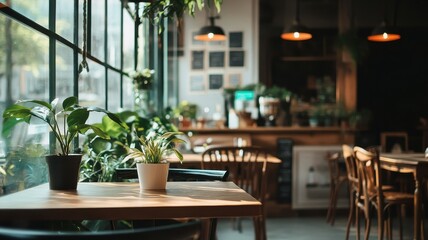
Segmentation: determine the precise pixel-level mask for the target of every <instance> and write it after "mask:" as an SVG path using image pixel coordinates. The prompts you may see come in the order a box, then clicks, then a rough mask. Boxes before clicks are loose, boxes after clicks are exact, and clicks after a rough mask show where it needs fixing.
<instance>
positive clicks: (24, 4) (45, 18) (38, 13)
mask: <svg viewBox="0 0 428 240" xmlns="http://www.w3.org/2000/svg"><path fill="white" fill-rule="evenodd" d="M2 2H3V3H4V4H6V1H2ZM9 7H10V8H12V9H13V10H15V11H17V12H19V13H20V14H22V15H24V16H26V17H27V18H29V19H31V20H33V21H34V22H36V23H38V24H40V25H41V26H43V27H45V28H48V24H49V1H46V0H31V1H28V0H11V1H10V6H9Z"/></svg>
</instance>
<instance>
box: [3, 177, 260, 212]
mask: <svg viewBox="0 0 428 240" xmlns="http://www.w3.org/2000/svg"><path fill="white" fill-rule="evenodd" d="M261 213H262V207H261V203H260V202H259V201H257V200H256V199H254V198H253V197H252V196H251V195H249V194H248V193H246V192H245V191H244V190H242V189H241V188H239V187H238V186H236V185H235V184H234V183H232V182H168V183H167V187H166V190H140V188H139V185H138V183H129V182H115V183H79V185H78V187H77V190H76V191H57V190H49V187H48V184H43V185H40V186H37V187H34V188H29V189H26V190H24V191H21V192H17V193H13V194H10V195H6V196H3V197H0V219H8V220H14V219H16V220H22V219H27V220H82V219H106V220H107V219H108V220H120V219H128V220H135V219H156V218H157V219H162V218H184V217H191V218H211V217H238V216H257V215H260V214H261Z"/></svg>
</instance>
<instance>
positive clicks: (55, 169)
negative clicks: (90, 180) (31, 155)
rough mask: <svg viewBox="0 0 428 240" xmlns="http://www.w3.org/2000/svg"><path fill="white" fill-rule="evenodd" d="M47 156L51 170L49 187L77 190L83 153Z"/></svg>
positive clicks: (52, 188) (49, 169) (49, 170)
mask: <svg viewBox="0 0 428 240" xmlns="http://www.w3.org/2000/svg"><path fill="white" fill-rule="evenodd" d="M45 158H46V163H47V165H48V172H49V188H50V189H51V190H76V189H77V182H78V181H79V173H80V171H79V170H80V162H81V161H82V155H81V154H70V155H67V156H58V155H48V156H46V157H45Z"/></svg>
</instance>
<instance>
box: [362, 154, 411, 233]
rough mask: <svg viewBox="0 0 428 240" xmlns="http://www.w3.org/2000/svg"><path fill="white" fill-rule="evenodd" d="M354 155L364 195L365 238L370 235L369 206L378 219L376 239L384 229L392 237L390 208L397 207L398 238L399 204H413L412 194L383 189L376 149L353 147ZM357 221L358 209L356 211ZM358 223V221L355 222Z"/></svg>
mask: <svg viewBox="0 0 428 240" xmlns="http://www.w3.org/2000/svg"><path fill="white" fill-rule="evenodd" d="M354 156H355V159H356V163H357V164H356V166H357V169H358V179H359V181H358V182H359V191H361V190H362V193H363V196H364V202H363V205H364V212H365V218H366V232H365V239H368V238H369V235H370V221H371V212H370V211H371V208H374V209H376V212H377V220H378V239H383V236H384V234H385V233H384V231H385V229H386V233H387V234H388V237H389V238H390V239H391V238H392V226H391V225H392V221H391V208H392V207H397V214H398V216H399V227H400V239H402V238H403V236H402V235H403V234H402V220H401V206H402V205H410V206H411V205H412V204H413V194H409V193H404V192H396V191H385V189H384V188H383V182H382V174H381V166H380V161H379V151H378V149H375V148H374V149H372V150H371V151H367V150H365V149H363V148H361V147H354ZM356 215H357V217H356V220H357V221H358V211H356ZM357 224H358V222H357Z"/></svg>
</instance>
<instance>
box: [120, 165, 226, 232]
mask: <svg viewBox="0 0 428 240" xmlns="http://www.w3.org/2000/svg"><path fill="white" fill-rule="evenodd" d="M228 176H229V172H228V171H226V170H206V169H183V168H169V170H168V181H223V182H224V181H227V179H228ZM115 179H116V180H117V181H123V180H129V179H138V172H137V169H136V168H117V169H115ZM165 221H168V220H162V222H165ZM168 222H175V221H174V220H172V221H168ZM148 224H151V225H153V224H156V223H153V221H149V223H148ZM112 225H113V226H112V228H114V227H115V226H114V222H112ZM134 225H135V226H137V227H146V226H147V221H134ZM216 229H217V219H216V218H213V219H210V220H209V222H208V221H203V227H202V236H201V239H206V238H209V239H215V235H216Z"/></svg>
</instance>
